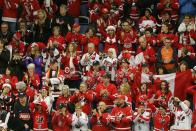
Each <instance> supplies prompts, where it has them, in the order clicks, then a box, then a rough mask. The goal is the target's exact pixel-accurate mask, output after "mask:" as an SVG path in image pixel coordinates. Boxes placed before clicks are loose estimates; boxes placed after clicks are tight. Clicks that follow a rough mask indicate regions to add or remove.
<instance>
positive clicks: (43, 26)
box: [34, 9, 51, 43]
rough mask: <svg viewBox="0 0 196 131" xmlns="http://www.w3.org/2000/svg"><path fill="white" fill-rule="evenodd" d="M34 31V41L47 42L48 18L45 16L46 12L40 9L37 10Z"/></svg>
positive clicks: (48, 32)
mask: <svg viewBox="0 0 196 131" xmlns="http://www.w3.org/2000/svg"><path fill="white" fill-rule="evenodd" d="M34 31H35V38H34V40H35V41H36V42H44V43H47V40H48V38H49V36H50V32H51V29H50V20H49V19H48V18H47V15H46V12H45V11H44V10H42V9H40V10H38V12H37V19H36V20H35V23H34Z"/></svg>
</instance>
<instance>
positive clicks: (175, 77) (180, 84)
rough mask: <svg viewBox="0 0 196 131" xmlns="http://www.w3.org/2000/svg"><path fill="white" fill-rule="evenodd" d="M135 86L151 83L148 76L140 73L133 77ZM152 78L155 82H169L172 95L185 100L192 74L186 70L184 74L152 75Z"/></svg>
mask: <svg viewBox="0 0 196 131" xmlns="http://www.w3.org/2000/svg"><path fill="white" fill-rule="evenodd" d="M135 77H136V78H135V81H134V82H135V85H137V86H139V85H140V84H141V83H143V82H147V83H149V82H151V81H150V79H149V78H150V75H149V74H145V73H140V74H137V75H135ZM153 78H154V79H155V80H156V79H157V78H160V80H166V81H168V82H169V87H170V90H171V92H172V94H173V95H174V96H176V97H179V98H180V99H181V100H184V99H185V98H186V91H187V88H188V87H190V86H191V85H192V72H191V70H187V71H184V72H177V73H171V74H165V75H153Z"/></svg>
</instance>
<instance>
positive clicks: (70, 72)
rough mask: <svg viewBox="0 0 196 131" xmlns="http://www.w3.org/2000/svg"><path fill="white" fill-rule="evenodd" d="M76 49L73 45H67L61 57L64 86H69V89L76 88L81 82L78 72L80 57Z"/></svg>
mask: <svg viewBox="0 0 196 131" xmlns="http://www.w3.org/2000/svg"><path fill="white" fill-rule="evenodd" d="M76 48H77V47H76V45H75V44H73V43H70V44H68V47H67V50H66V52H65V53H63V54H62V56H61V57H62V58H61V68H62V69H63V70H64V73H65V75H64V76H65V81H64V84H66V85H69V87H70V88H78V87H79V85H80V82H81V78H80V72H79V61H80V56H79V54H78V53H77V51H76Z"/></svg>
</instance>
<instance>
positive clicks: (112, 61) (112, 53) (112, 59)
mask: <svg viewBox="0 0 196 131" xmlns="http://www.w3.org/2000/svg"><path fill="white" fill-rule="evenodd" d="M107 55H108V56H107V57H106V58H105V59H103V61H102V65H103V66H105V69H106V71H107V72H109V73H110V74H111V81H115V73H116V70H117V62H118V59H117V56H116V50H115V49H114V48H109V49H108V54H107Z"/></svg>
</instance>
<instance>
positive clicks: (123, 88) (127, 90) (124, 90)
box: [119, 83, 132, 106]
mask: <svg viewBox="0 0 196 131" xmlns="http://www.w3.org/2000/svg"><path fill="white" fill-rule="evenodd" d="M119 93H120V94H121V95H125V98H126V99H125V101H126V103H127V104H128V105H130V106H131V105H132V96H131V94H132V93H131V87H130V85H129V84H128V83H125V84H121V85H120V91H119Z"/></svg>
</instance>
